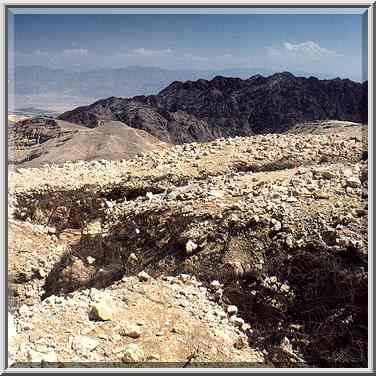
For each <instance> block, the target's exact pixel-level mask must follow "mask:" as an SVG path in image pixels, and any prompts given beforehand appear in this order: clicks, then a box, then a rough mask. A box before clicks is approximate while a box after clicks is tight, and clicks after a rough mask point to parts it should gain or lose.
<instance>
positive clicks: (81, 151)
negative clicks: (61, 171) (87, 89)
mask: <svg viewBox="0 0 376 376" xmlns="http://www.w3.org/2000/svg"><path fill="white" fill-rule="evenodd" d="M8 135H9V139H8V140H9V141H8V145H9V151H8V156H9V157H8V158H9V163H10V164H13V165H17V166H22V167H38V166H41V165H43V164H47V163H63V162H65V161H77V160H89V161H90V160H98V159H106V160H116V159H128V158H131V157H133V156H135V155H136V154H138V153H142V152H148V151H152V150H160V149H163V148H166V147H168V144H166V143H164V142H161V141H160V140H158V139H157V138H155V137H154V136H152V135H150V134H148V133H146V132H145V131H143V130H139V129H134V128H130V127H128V126H127V125H126V124H124V123H121V122H118V121H107V122H104V121H102V122H101V123H100V124H98V126H97V127H96V128H95V129H90V128H87V127H83V126H81V125H77V124H72V123H68V122H66V121H62V120H55V119H51V118H46V117H35V118H31V119H26V120H22V121H19V122H17V123H16V124H13V125H11V126H9V132H8Z"/></svg>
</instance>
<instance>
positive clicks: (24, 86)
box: [8, 66, 334, 109]
mask: <svg viewBox="0 0 376 376" xmlns="http://www.w3.org/2000/svg"><path fill="white" fill-rule="evenodd" d="M273 73H275V71H273V70H269V69H264V68H237V69H235V68H231V69H223V70H216V71H214V70H213V71H194V70H168V69H162V68H155V67H139V66H129V67H125V68H119V69H107V68H106V69H97V70H91V71H80V72H77V71H68V70H64V69H50V68H46V67H42V66H17V67H15V68H14V69H13V70H11V71H10V72H9V80H8V89H9V93H10V94H15V108H16V109H17V108H19V107H20V106H22V107H25V106H27V107H29V106H32V107H42V105H43V104H45V105H46V106H47V105H49V104H51V103H55V102H57V101H58V102H61V101H62V99H63V101H69V98H73V97H74V98H90V100H93V98H94V100H95V99H99V98H105V97H109V96H117V97H133V96H135V95H149V94H156V93H158V92H159V91H160V90H162V89H163V88H164V87H166V86H167V85H169V84H170V83H171V82H173V81H187V80H198V79H200V78H202V79H208V80H210V79H212V78H214V77H215V76H226V77H239V78H243V79H244V78H248V77H250V76H253V75H255V74H262V75H264V76H269V75H271V74H273ZM293 73H294V74H296V75H298V76H305V77H309V76H311V75H313V73H309V72H300V71H294V72H293ZM315 75H316V76H317V77H318V78H334V77H332V76H330V75H327V74H317V73H316V74H315ZM33 96H35V101H34V102H33V100H32V98H33ZM41 96H43V97H42V98H43V100H42V101H43V103H40V101H41ZM25 97H26V100H25ZM21 98H22V99H23V100H21ZM18 99H19V100H18ZM79 102H82V101H77V100H76V103H78V104H77V105H79V104H80V103H79ZM49 107H51V106H49ZM42 108H43V107H42ZM51 108H54V107H53V106H52V107H51ZM68 108H69V107H68ZM44 109H46V108H44Z"/></svg>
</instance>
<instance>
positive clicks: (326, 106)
mask: <svg viewBox="0 0 376 376" xmlns="http://www.w3.org/2000/svg"><path fill="white" fill-rule="evenodd" d="M367 90H368V85H367V82H365V83H363V84H360V83H357V82H353V81H351V80H348V79H339V78H337V79H334V80H319V79H317V78H315V77H310V78H304V77H295V76H294V75H292V74H291V73H288V72H284V73H277V74H274V75H272V76H269V77H263V76H261V75H256V76H253V77H250V78H249V79H246V80H242V79H240V78H226V77H221V76H217V77H215V78H214V79H213V80H211V81H208V80H204V79H200V80H197V81H186V82H180V81H175V82H173V83H171V84H170V85H169V86H168V87H166V88H165V89H163V90H162V91H161V92H159V94H158V95H150V96H136V97H133V98H117V97H110V98H107V99H102V100H99V101H97V102H95V103H93V104H91V105H89V106H84V107H78V108H76V109H74V110H72V111H68V112H65V113H63V114H61V115H60V116H59V119H62V120H66V121H69V122H72V123H77V124H81V125H84V126H87V127H90V128H93V127H96V126H98V124H99V121H100V120H118V121H122V122H124V123H126V124H127V125H129V126H130V127H133V128H138V129H142V130H145V131H147V132H149V133H151V134H152V135H154V136H156V137H159V138H160V139H161V140H164V141H168V142H173V143H184V142H193V141H199V142H204V141H209V140H213V139H216V138H220V137H233V136H247V135H252V134H258V133H274V132H284V131H287V130H288V129H289V127H290V126H292V125H294V124H296V123H301V122H305V121H312V120H326V119H336V120H346V121H353V122H359V123H367V101H368V94H367Z"/></svg>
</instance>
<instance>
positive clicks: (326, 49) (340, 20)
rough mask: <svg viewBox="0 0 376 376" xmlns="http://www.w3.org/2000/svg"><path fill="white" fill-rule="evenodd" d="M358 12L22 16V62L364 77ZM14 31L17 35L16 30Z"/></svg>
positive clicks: (17, 51) (17, 44)
mask: <svg viewBox="0 0 376 376" xmlns="http://www.w3.org/2000/svg"><path fill="white" fill-rule="evenodd" d="M362 19H363V20H364V17H363V18H362V15H360V14H348V15H344V14H331V15H330V14H327V15H325V14H321V15H320V14H317V15H307V14H296V15H289V14H284V15H273V14H269V15H262V14H232V15H231V14H228V15H224V14H223V15H221V14H211V15H210V14H206V15H200V14H192V15H188V14H173V15H172V14H171V15H163V14H161V15H158V14H154V15H151V14H149V15H148V14H144V15H137V14H121V15H120V14H119V15H116V14H106V15H99V14H92V15H84V14H83V15H74V14H71V15H53V14H45V15H37V14H36V15H32V14H30V15H16V16H15V18H14V44H12V43H10V44H9V45H10V46H12V45H13V46H14V51H12V47H11V48H10V54H12V52H14V56H15V63H16V65H43V66H47V67H54V68H56V67H59V68H67V69H69V68H74V69H92V68H98V67H124V66H128V65H141V66H157V67H161V68H169V69H203V70H207V69H223V68H254V67H260V68H265V69H273V70H279V71H285V70H290V71H291V70H301V71H305V72H313V73H314V72H320V73H324V74H326V73H328V74H331V75H333V76H334V77H336V76H339V77H349V78H351V79H355V80H360V79H361V77H362V56H365V52H366V51H364V50H363V51H362V45H364V43H362V39H363V38H364V37H366V35H365V34H364V33H363V31H364V30H365V28H364V26H362ZM10 35H11V34H10Z"/></svg>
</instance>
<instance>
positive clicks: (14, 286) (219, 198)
mask: <svg viewBox="0 0 376 376" xmlns="http://www.w3.org/2000/svg"><path fill="white" fill-rule="evenodd" d="M329 125H330V126H329ZM332 126H333V122H331V123H322V124H321V125H319V126H318V125H317V124H315V127H317V128H315V131H314V132H307V128H305V129H304V132H303V131H301V130H299V127H297V128H296V129H295V133H296V134H272V135H259V136H253V137H244V138H241V137H237V138H231V139H219V140H215V141H212V142H209V143H206V144H198V143H193V144H184V145H179V146H175V147H171V148H168V149H164V150H159V151H155V152H150V153H146V154H140V155H138V156H137V157H135V158H133V159H131V160H119V161H106V160H99V161H92V162H66V163H63V164H60V165H54V164H51V165H47V166H44V167H42V168H19V169H13V170H12V171H10V175H9V192H10V194H9V213H10V222H9V282H10V286H9V292H10V294H9V295H10V305H9V310H10V323H11V325H12V327H11V328H10V332H11V333H10V334H11V336H10V348H11V354H10V360H11V362H12V363H13V364H14V366H19V365H22V364H25V362H32V364H33V365H35V366H40V365H41V362H42V364H48V362H53V363H52V364H55V365H56V362H58V364H59V366H67V364H71V363H72V362H74V363H75V364H76V363H80V364H82V365H83V366H85V364H86V366H90V365H94V364H95V365H97V364H98V362H101V364H105V363H103V362H107V364H108V366H122V367H123V366H132V364H133V365H134V362H136V364H143V363H137V362H148V365H151V364H152V365H151V366H153V365H158V364H165V362H170V363H171V364H172V365H174V366H177V367H183V366H187V367H190V366H195V365H196V366H197V365H202V364H206V366H207V365H217V366H220V365H223V364H230V365H232V366H244V365H245V366H256V367H265V366H267V367H281V366H283V367H301V366H312V367H320V366H325V367H333V366H336V367H342V366H346V367H347V366H350V367H365V366H366V364H367V357H366V354H367V286H368V279H367V258H368V251H367V249H368V238H367V218H368V205H367V197H368V193H367V189H368V185H367V171H368V167H367V162H368V154H367V137H366V136H367V135H366V133H367V130H366V129H365V128H363V127H361V126H359V125H355V124H351V123H350V124H349V123H347V124H342V125H339V124H337V123H336V124H335V127H334V129H333V130H332V131H330V128H331V127H332ZM339 128H340V131H339ZM320 129H321V130H320ZM46 362H47V363H46ZM149 362H151V363H149ZM26 364H29V363H26ZM29 365H30V364H29ZM143 365H145V364H143Z"/></svg>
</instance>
